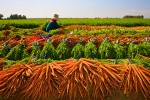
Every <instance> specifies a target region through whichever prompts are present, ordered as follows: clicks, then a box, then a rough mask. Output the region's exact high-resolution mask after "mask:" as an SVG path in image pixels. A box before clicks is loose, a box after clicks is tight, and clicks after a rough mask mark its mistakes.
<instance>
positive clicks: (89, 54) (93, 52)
mask: <svg viewBox="0 0 150 100" xmlns="http://www.w3.org/2000/svg"><path fill="white" fill-rule="evenodd" d="M93 42H94V41H93V40H90V41H88V43H87V44H86V45H85V52H84V55H85V58H93V59H94V58H96V57H97V48H96V45H95V44H94V43H93Z"/></svg>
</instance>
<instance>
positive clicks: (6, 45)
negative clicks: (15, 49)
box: [1, 43, 11, 57]
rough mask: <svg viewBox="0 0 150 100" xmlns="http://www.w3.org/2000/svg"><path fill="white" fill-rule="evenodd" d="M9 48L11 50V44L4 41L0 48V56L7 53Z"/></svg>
mask: <svg viewBox="0 0 150 100" xmlns="http://www.w3.org/2000/svg"><path fill="white" fill-rule="evenodd" d="M10 50H11V45H10V44H8V43H5V44H4V45H3V46H2V49H1V57H5V56H6V55H7V54H8V53H9V51H10Z"/></svg>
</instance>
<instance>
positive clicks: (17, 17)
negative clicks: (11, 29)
mask: <svg viewBox="0 0 150 100" xmlns="http://www.w3.org/2000/svg"><path fill="white" fill-rule="evenodd" d="M7 19H26V16H25V15H23V16H22V15H18V14H11V15H10V17H9V18H7Z"/></svg>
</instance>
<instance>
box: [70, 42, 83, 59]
mask: <svg viewBox="0 0 150 100" xmlns="http://www.w3.org/2000/svg"><path fill="white" fill-rule="evenodd" d="M71 55H72V57H73V58H75V59H79V58H82V57H84V46H83V45H82V44H81V43H78V44H77V45H76V46H74V47H73V49H72V51H71Z"/></svg>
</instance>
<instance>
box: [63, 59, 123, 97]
mask: <svg viewBox="0 0 150 100" xmlns="http://www.w3.org/2000/svg"><path fill="white" fill-rule="evenodd" d="M67 63H68V61H67ZM63 69H64V73H65V75H64V77H65V80H64V81H63V82H62V84H61V93H60V95H61V98H64V99H65V98H68V97H69V98H70V99H88V98H89V97H91V98H93V99H104V97H105V95H106V94H112V91H113V90H115V89H116V88H117V87H119V81H121V79H120V76H119V74H118V73H119V71H120V69H119V67H118V66H111V65H107V64H103V63H100V62H98V61H95V60H88V59H85V58H81V59H79V60H78V61H75V62H74V61H70V64H68V65H67V66H64V67H63Z"/></svg>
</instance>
